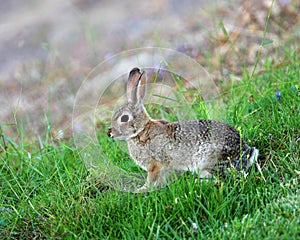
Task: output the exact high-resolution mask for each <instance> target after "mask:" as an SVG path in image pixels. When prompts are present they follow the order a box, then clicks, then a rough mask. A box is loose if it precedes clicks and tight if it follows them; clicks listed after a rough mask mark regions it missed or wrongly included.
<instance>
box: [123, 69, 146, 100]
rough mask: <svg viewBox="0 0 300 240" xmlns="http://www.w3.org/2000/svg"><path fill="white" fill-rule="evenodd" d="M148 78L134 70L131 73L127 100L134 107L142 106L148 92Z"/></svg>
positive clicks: (143, 73)
mask: <svg viewBox="0 0 300 240" xmlns="http://www.w3.org/2000/svg"><path fill="white" fill-rule="evenodd" d="M145 84H146V76H145V72H144V71H143V72H142V73H141V72H140V69H138V68H134V69H132V70H131V71H130V73H129V77H128V82H127V100H128V103H130V104H133V105H140V106H141V105H142V100H143V98H144V96H145V92H146V85H145Z"/></svg>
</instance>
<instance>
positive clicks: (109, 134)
mask: <svg viewBox="0 0 300 240" xmlns="http://www.w3.org/2000/svg"><path fill="white" fill-rule="evenodd" d="M107 136H109V137H111V127H109V128H108V130H107Z"/></svg>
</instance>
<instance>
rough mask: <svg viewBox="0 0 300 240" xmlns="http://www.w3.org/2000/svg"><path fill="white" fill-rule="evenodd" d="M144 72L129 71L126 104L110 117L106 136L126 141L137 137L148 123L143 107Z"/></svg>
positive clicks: (136, 69)
mask: <svg viewBox="0 0 300 240" xmlns="http://www.w3.org/2000/svg"><path fill="white" fill-rule="evenodd" d="M145 83H146V76H145V72H140V69H138V68H134V69H132V70H131V71H130V73H129V77H128V82H127V101H128V103H127V104H126V105H124V106H123V107H121V108H119V109H118V110H117V111H116V112H115V114H114V115H113V117H112V120H111V124H110V127H109V128H108V131H107V135H108V136H109V137H111V138H113V139H116V140H127V139H130V138H132V137H135V136H137V135H138V134H139V133H140V132H141V131H142V130H143V129H144V128H145V125H146V124H147V122H148V121H149V119H150V118H149V116H148V114H147V112H146V110H145V108H144V106H143V97H144V95H145Z"/></svg>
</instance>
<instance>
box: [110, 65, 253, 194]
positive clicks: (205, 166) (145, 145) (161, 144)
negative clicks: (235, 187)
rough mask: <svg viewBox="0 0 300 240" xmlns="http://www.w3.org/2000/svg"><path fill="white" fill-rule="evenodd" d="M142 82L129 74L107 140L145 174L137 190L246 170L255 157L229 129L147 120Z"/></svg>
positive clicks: (137, 74) (201, 123)
mask: <svg viewBox="0 0 300 240" xmlns="http://www.w3.org/2000/svg"><path fill="white" fill-rule="evenodd" d="M144 81H146V76H145V74H144V72H140V70H139V69H138V68H134V69H132V70H131V72H130V74H129V78H128V83H127V99H128V103H127V104H126V105H125V106H123V107H121V108H119V109H118V110H117V111H116V112H115V114H114V115H113V117H112V120H111V125H110V127H109V128H108V132H107V135H108V136H109V137H111V138H113V139H115V140H126V141H127V143H128V149H129V152H130V155H131V157H132V158H133V159H134V161H135V162H136V164H138V165H139V166H140V167H141V168H143V169H144V170H146V171H147V173H148V175H147V183H146V184H145V185H144V187H143V188H142V189H145V188H148V187H153V186H159V185H163V184H165V183H166V181H167V179H168V178H169V175H170V173H172V172H183V171H192V172H197V173H198V174H199V176H200V177H201V178H206V177H209V176H211V174H213V173H215V172H218V173H219V174H222V175H223V174H225V173H226V170H227V169H228V168H235V169H236V170H247V169H248V168H249V167H250V166H251V165H252V164H253V162H255V161H256V159H257V157H258V150H257V149H256V148H251V147H249V146H248V145H247V144H246V143H245V142H244V140H242V139H241V136H240V135H239V133H238V132H237V131H236V130H235V129H234V128H232V127H231V126H229V125H227V124H225V123H222V122H217V121H213V120H190V121H182V122H171V123H170V122H167V121H164V120H154V119H151V118H150V117H149V115H148V113H147V112H146V110H145V108H144V106H143V102H142V100H143V97H144V95H145V82H144Z"/></svg>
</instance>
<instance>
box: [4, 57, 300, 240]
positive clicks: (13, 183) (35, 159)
mask: <svg viewBox="0 0 300 240" xmlns="http://www.w3.org/2000/svg"><path fill="white" fill-rule="evenodd" d="M286 59H287V61H286V62H287V63H286V64H285V65H281V66H274V65H273V63H272V62H269V61H267V60H266V63H265V66H264V71H263V72H262V73H260V74H257V75H254V76H253V77H252V78H250V77H249V76H248V75H247V74H246V73H245V76H244V78H243V79H242V80H241V81H237V82H234V83H228V82H227V83H226V84H224V87H223V93H222V98H223V100H224V102H226V109H225V112H226V117H225V119H226V122H227V123H229V124H231V125H232V126H234V127H236V128H238V129H240V131H241V133H242V135H243V137H244V138H245V139H247V141H248V142H249V145H251V146H256V147H257V148H258V149H259V150H260V153H261V157H260V161H261V169H262V174H261V173H260V172H259V171H258V169H257V168H256V167H253V168H252V169H251V171H250V173H249V175H248V176H247V178H238V177H237V176H236V175H234V174H233V175H230V176H228V178H227V179H223V180H220V181H219V182H218V183H215V182H214V181H204V182H199V180H198V179H197V176H193V175H191V174H185V175H183V176H182V177H181V178H180V179H178V180H177V181H175V182H173V183H172V184H170V185H169V186H168V187H166V188H164V189H161V190H159V191H153V192H150V193H148V194H144V193H140V194H135V193H123V192H120V191H116V190H114V189H113V188H111V187H108V186H106V185H105V184H102V183H100V182H97V181H90V180H89V178H88V177H89V173H88V171H87V170H86V168H85V165H84V164H83V162H82V161H81V159H80V157H79V154H78V152H77V151H76V149H75V147H74V145H73V144H72V142H60V143H59V144H53V143H52V142H51V141H49V139H48V138H46V139H44V140H42V141H41V142H39V143H31V142H30V141H28V140H26V139H27V138H26V137H25V136H23V134H22V128H21V127H20V128H19V132H20V139H21V140H20V141H15V140H14V139H11V138H10V137H9V136H7V135H4V134H2V136H1V139H0V143H1V152H0V236H1V237H0V238H1V239H14V238H16V239H40V238H42V239H43V238H45V239H50V238H55V239H60V238H61V239H91V238H97V239H106V238H115V239H120V238H126V239H158V238H161V239H187V238H191V239H299V238H300V217H299V216H300V198H299V194H300V190H299V189H300V188H299V186H300V159H299V153H300V123H299V122H300V121H299V119H300V117H299V113H300V99H299V98H300V90H299V86H300V73H299V69H300V62H299V58H298V56H297V54H296V52H287V53H286ZM276 90H277V91H276ZM279 93H280V94H279ZM193 107H194V111H197V104H196V103H195V104H194V105H193ZM199 111H200V109H199ZM103 139H107V137H106V135H103ZM101 144H103V145H104V146H102V147H103V148H109V147H110V146H111V145H108V144H109V142H108V140H107V141H106V140H105V141H103V142H102V143H101ZM105 144H106V145H105ZM114 151H118V150H117V149H115V150H114ZM112 155H113V154H112ZM125 157H126V156H125ZM112 160H113V161H115V162H116V161H117V159H112ZM129 161H130V160H129ZM131 165H132V166H134V164H133V163H132V162H131Z"/></svg>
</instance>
